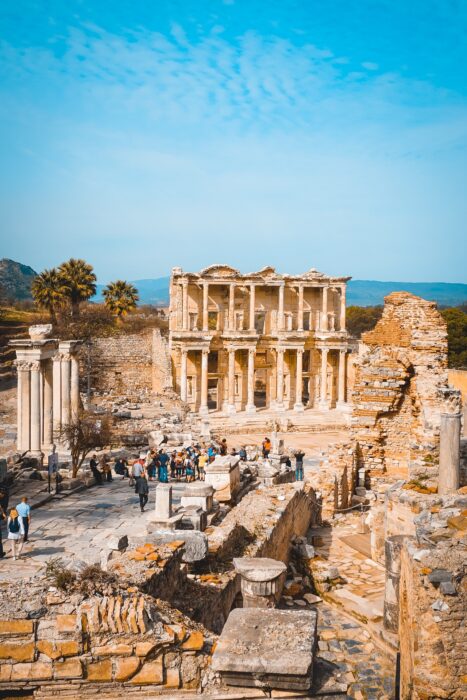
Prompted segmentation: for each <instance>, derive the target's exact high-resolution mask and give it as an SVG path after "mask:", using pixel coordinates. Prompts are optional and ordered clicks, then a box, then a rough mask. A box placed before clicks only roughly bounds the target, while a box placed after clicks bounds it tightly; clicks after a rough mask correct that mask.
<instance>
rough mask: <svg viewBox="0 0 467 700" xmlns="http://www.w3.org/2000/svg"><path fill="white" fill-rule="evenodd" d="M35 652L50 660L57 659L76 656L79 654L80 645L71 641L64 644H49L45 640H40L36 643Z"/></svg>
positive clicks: (49, 642)
mask: <svg viewBox="0 0 467 700" xmlns="http://www.w3.org/2000/svg"><path fill="white" fill-rule="evenodd" d="M36 646H37V651H39V652H40V653H41V654H45V656H48V657H49V658H50V659H59V658H60V657H62V656H63V657H65V656H76V655H77V654H79V652H80V645H79V644H78V642H75V641H73V640H69V641H64V642H55V643H54V642H51V641H49V640H46V639H41V640H39V641H38V642H37V645H36Z"/></svg>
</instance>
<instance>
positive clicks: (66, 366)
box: [61, 353, 71, 425]
mask: <svg viewBox="0 0 467 700" xmlns="http://www.w3.org/2000/svg"><path fill="white" fill-rule="evenodd" d="M61 375H62V391H61V394H62V425H69V424H70V422H71V391H70V389H71V362H70V355H69V354H68V353H64V354H63V355H62V368H61Z"/></svg>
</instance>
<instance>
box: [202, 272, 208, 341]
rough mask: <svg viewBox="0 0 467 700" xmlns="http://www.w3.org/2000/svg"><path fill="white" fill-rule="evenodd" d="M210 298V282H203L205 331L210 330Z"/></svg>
mask: <svg viewBox="0 0 467 700" xmlns="http://www.w3.org/2000/svg"><path fill="white" fill-rule="evenodd" d="M208 300H209V284H208V283H207V282H203V331H204V332H205V333H206V332H207V331H208V330H209V314H208Z"/></svg>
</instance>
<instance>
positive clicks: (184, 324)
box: [182, 280, 189, 331]
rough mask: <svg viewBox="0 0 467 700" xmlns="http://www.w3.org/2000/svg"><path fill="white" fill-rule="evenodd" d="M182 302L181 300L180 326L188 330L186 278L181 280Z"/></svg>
mask: <svg viewBox="0 0 467 700" xmlns="http://www.w3.org/2000/svg"><path fill="white" fill-rule="evenodd" d="M182 289H183V302H182V319H183V321H182V328H183V330H184V331H187V330H189V323H188V321H189V317H188V280H183V282H182Z"/></svg>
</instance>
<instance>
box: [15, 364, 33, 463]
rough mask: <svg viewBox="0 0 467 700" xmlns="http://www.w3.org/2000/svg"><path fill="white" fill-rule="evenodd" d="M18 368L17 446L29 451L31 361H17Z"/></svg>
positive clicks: (22, 450) (21, 450)
mask: <svg viewBox="0 0 467 700" xmlns="http://www.w3.org/2000/svg"><path fill="white" fill-rule="evenodd" d="M16 367H17V369H18V389H17V392H18V394H17V396H18V401H17V404H18V435H17V438H16V440H17V446H18V450H19V452H27V451H28V450H29V449H30V447H31V433H30V430H31V415H30V409H31V397H30V372H29V368H30V366H29V362H22V361H21V360H20V361H17V363H16Z"/></svg>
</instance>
